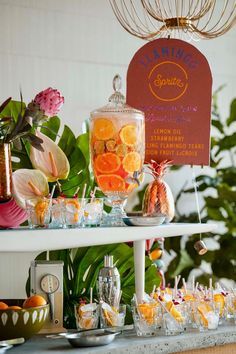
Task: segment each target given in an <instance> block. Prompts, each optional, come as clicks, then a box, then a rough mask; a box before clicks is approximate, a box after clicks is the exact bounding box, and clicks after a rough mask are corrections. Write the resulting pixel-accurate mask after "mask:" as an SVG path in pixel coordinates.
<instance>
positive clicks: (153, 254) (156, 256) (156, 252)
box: [150, 248, 162, 261]
mask: <svg viewBox="0 0 236 354" xmlns="http://www.w3.org/2000/svg"><path fill="white" fill-rule="evenodd" d="M161 255H162V250H160V249H159V248H157V249H155V250H154V251H152V252H151V253H150V259H151V260H152V261H155V260H156V259H159V258H160V257H161Z"/></svg>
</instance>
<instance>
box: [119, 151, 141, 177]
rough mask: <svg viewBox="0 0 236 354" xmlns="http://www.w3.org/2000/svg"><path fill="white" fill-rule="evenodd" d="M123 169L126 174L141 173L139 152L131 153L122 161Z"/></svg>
mask: <svg viewBox="0 0 236 354" xmlns="http://www.w3.org/2000/svg"><path fill="white" fill-rule="evenodd" d="M122 165H123V168H124V170H125V171H126V172H134V171H139V170H140V167H141V156H140V154H139V153H138V152H136V151H133V152H129V153H128V154H127V155H126V156H125V157H124V159H123V161H122Z"/></svg>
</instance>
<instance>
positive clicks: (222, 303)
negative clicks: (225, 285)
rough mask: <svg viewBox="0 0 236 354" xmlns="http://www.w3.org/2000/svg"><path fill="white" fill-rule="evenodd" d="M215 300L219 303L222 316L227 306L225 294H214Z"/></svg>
mask: <svg viewBox="0 0 236 354" xmlns="http://www.w3.org/2000/svg"><path fill="white" fill-rule="evenodd" d="M214 302H215V303H217V304H219V310H220V316H222V314H223V311H224V307H225V298H224V295H223V294H214Z"/></svg>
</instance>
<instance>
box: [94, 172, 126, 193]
mask: <svg viewBox="0 0 236 354" xmlns="http://www.w3.org/2000/svg"><path fill="white" fill-rule="evenodd" d="M97 182H98V185H99V187H100V188H101V190H102V191H104V192H125V181H124V180H123V178H121V177H120V176H117V175H100V176H98V177H97Z"/></svg>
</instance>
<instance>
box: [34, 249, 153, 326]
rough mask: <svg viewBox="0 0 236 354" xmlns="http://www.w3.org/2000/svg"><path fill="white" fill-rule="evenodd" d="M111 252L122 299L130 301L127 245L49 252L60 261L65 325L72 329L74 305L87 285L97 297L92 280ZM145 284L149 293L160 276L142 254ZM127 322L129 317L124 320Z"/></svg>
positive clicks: (131, 263) (131, 288) (131, 286)
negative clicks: (61, 265)
mask: <svg viewBox="0 0 236 354" xmlns="http://www.w3.org/2000/svg"><path fill="white" fill-rule="evenodd" d="M107 254H112V255H113V257H114V262H115V265H116V267H117V268H118V271H119V273H120V279H121V288H122V300H121V301H122V302H123V303H125V304H130V302H131V299H132V297H133V294H134V292H135V279H134V260H133V248H132V247H129V246H128V245H126V244H124V243H121V244H111V245H104V246H93V247H83V248H78V249H73V250H61V251H51V252H50V253H49V258H50V260H62V261H63V262H64V274H63V276H64V278H63V281H64V283H63V284H64V314H65V324H64V325H65V326H66V327H67V328H74V327H75V322H74V304H75V303H77V302H78V301H79V299H81V298H83V299H87V300H88V299H89V292H90V288H91V287H92V288H93V289H94V299H95V300H97V292H96V282H97V277H98V272H99V269H100V268H101V267H102V266H103V259H104V256H105V255H107ZM36 259H46V253H45V252H44V253H41V254H40V255H39V256H38V257H37V258H36ZM145 261H146V265H145V268H146V273H145V280H146V281H145V287H146V289H145V290H146V292H148V293H150V292H151V291H152V288H153V286H154V285H157V286H158V285H159V283H160V277H159V275H158V272H157V269H156V267H155V266H154V265H153V264H152V262H151V261H150V260H149V258H148V257H146V260H145ZM128 322H129V319H128Z"/></svg>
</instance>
